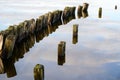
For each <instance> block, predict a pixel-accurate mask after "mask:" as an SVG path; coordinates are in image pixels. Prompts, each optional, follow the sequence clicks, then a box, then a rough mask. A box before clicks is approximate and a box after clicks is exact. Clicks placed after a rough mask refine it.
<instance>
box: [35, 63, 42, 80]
mask: <svg viewBox="0 0 120 80" xmlns="http://www.w3.org/2000/svg"><path fill="white" fill-rule="evenodd" d="M34 80H44V66H43V65H41V64H37V65H36V66H35V67H34Z"/></svg>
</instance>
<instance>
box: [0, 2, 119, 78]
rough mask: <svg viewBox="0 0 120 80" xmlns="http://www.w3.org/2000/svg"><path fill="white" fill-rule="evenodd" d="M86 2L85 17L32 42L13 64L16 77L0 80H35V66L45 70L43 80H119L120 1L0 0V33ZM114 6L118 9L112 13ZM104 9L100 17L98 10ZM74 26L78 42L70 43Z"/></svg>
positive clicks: (1, 76) (3, 75)
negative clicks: (61, 54)
mask: <svg viewBox="0 0 120 80" xmlns="http://www.w3.org/2000/svg"><path fill="white" fill-rule="evenodd" d="M84 2H87V3H89V8H88V13H89V16H88V17H87V18H81V19H74V20H72V21H70V22H69V23H67V24H66V25H61V26H59V28H58V29H57V30H56V31H55V32H53V33H52V34H49V36H47V37H44V38H43V39H42V40H40V41H39V42H37V43H35V44H34V46H33V47H32V48H30V50H29V52H27V53H25V54H24V58H21V59H19V61H17V62H15V64H14V65H15V69H16V72H17V75H16V76H14V77H11V78H7V76H6V74H0V80H34V76H33V68H34V66H35V65H36V64H42V65H44V67H45V80H120V76H119V75H120V49H119V46H120V36H119V35H120V15H119V14H120V6H119V5H120V3H119V0H109V1H108V0H97V1H95V0H59V1H54V0H43V1H38V0H24V1H18V0H0V30H5V29H7V28H8V27H9V25H13V24H18V23H20V22H22V21H24V20H26V19H31V18H35V19H36V18H37V17H38V16H40V15H43V14H45V13H47V12H49V11H54V10H57V9H59V10H63V9H64V8H65V6H76V7H77V6H78V5H82V4H83V3H84ZM115 5H118V9H117V10H115V9H114V7H115ZM99 7H102V8H103V15H102V18H98V9H99ZM73 24H79V27H78V42H77V43H76V44H73V43H72V32H73ZM60 41H65V42H66V52H65V53H66V57H65V63H64V64H63V65H58V62H57V53H58V52H57V50H58V49H57V48H58V44H59V42H60Z"/></svg>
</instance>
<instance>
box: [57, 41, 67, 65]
mask: <svg viewBox="0 0 120 80" xmlns="http://www.w3.org/2000/svg"><path fill="white" fill-rule="evenodd" d="M65 47H66V42H64V41H61V42H60V43H59V44H58V65H63V63H65Z"/></svg>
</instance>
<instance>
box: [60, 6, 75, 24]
mask: <svg viewBox="0 0 120 80" xmlns="http://www.w3.org/2000/svg"><path fill="white" fill-rule="evenodd" d="M75 10H76V7H65V8H64V11H63V15H62V19H63V23H64V24H66V23H68V22H69V21H71V20H72V19H75Z"/></svg>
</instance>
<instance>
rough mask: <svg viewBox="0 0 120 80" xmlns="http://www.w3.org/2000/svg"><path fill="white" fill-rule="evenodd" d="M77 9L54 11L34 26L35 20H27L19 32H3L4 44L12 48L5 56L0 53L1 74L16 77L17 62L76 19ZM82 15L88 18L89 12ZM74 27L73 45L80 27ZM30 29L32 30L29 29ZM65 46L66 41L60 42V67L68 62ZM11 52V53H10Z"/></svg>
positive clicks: (19, 26) (8, 49) (19, 28)
mask: <svg viewBox="0 0 120 80" xmlns="http://www.w3.org/2000/svg"><path fill="white" fill-rule="evenodd" d="M75 9H76V8H75V7H66V8H65V9H64V11H63V12H62V11H54V12H53V13H49V14H45V15H44V16H40V17H39V18H37V19H36V24H34V22H35V20H34V19H32V20H30V21H28V20H26V21H25V22H23V23H20V24H19V25H18V26H17V31H15V30H16V27H9V29H8V31H7V30H6V31H5V32H4V31H3V32H4V34H5V35H4V36H5V38H6V39H5V42H6V43H4V44H6V46H5V47H9V46H10V48H7V49H6V48H4V50H3V54H2V53H1V52H0V73H1V74H3V73H6V74H7V77H8V78H10V77H14V76H16V75H17V72H16V68H15V65H14V64H15V62H16V61H19V59H21V58H23V57H24V54H25V53H26V52H28V51H29V50H30V48H32V47H33V46H34V44H35V43H36V42H39V41H41V40H42V39H43V38H44V37H46V36H49V34H51V33H52V32H55V31H56V29H57V28H58V26H59V25H62V24H67V23H68V22H70V21H71V20H72V19H75ZM81 14H82V16H81V17H83V18H86V17H87V16H88V12H87V11H81V13H80V12H79V14H78V15H81ZM61 15H62V16H61ZM48 16H49V17H48ZM46 22H47V23H46ZM33 25H35V26H36V27H34V26H33ZM22 26H27V27H22ZM74 26H75V28H74V29H73V44H76V43H77V42H78V25H74ZM21 27H22V28H21ZM29 27H30V29H27V28H29ZM25 29H27V30H28V31H25ZM33 30H36V31H33ZM12 31H13V32H12ZM21 32H22V33H21ZM7 35H13V36H14V35H15V36H17V38H16V37H15V38H12V39H11V36H9V37H8V36H7ZM7 39H8V41H7ZM9 39H10V40H9ZM13 40H14V45H12V48H11V45H10V44H11V43H12V42H13ZM15 40H16V41H15ZM9 43H10V44H9ZM4 44H3V45H4ZM65 45H66V42H64V41H62V42H60V44H59V45H58V65H63V64H64V63H65V60H66V59H65V56H66V54H65ZM6 50H7V52H6ZM9 51H10V52H11V53H9ZM4 53H5V54H4ZM6 53H7V54H6ZM6 56H7V57H6ZM36 66H37V68H38V67H40V65H36ZM36 71H39V69H35V68H34V72H36ZM38 75H39V74H38ZM34 76H35V75H34ZM35 77H36V76H35Z"/></svg>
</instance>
